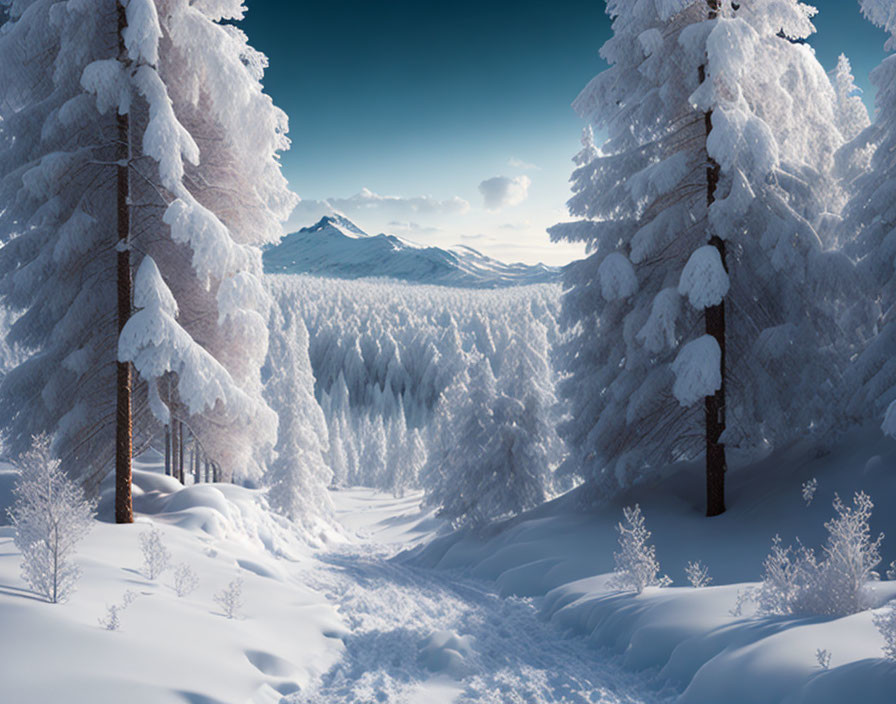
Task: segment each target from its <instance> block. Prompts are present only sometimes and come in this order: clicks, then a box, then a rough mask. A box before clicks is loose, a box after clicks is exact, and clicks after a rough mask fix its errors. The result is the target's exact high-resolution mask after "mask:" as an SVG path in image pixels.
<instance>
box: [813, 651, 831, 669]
mask: <svg viewBox="0 0 896 704" xmlns="http://www.w3.org/2000/svg"><path fill="white" fill-rule="evenodd" d="M815 659H816V660H817V661H818V666H819V667H820V668H821V669H822V670H828V669H830V667H831V653H830V651H829V650H824V649H822V648H819V649H818V650H816V651H815Z"/></svg>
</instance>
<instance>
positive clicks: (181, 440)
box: [177, 421, 184, 484]
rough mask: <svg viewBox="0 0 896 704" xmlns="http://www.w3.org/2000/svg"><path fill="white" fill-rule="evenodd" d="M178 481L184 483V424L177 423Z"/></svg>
mask: <svg viewBox="0 0 896 704" xmlns="http://www.w3.org/2000/svg"><path fill="white" fill-rule="evenodd" d="M177 436H178V437H177V479H178V481H179V482H180V483H181V484H183V483H184V424H183V423H182V422H181V421H178V422H177Z"/></svg>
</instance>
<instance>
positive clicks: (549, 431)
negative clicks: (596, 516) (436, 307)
mask: <svg viewBox="0 0 896 704" xmlns="http://www.w3.org/2000/svg"><path fill="white" fill-rule="evenodd" d="M549 349H550V346H549V345H548V342H547V329H546V328H545V326H544V325H542V324H541V323H540V322H538V321H537V320H530V321H528V322H527V324H526V325H525V327H524V328H523V329H522V330H521V331H520V334H517V335H514V336H513V337H512V338H511V340H510V342H509V344H508V346H507V349H506V350H505V352H504V361H503V365H502V366H503V370H502V374H501V376H500V377H499V379H498V393H499V400H498V403H497V405H496V408H495V422H496V426H497V438H496V440H497V442H498V444H499V448H498V449H497V450H496V454H497V455H498V457H501V456H503V457H504V460H503V461H499V462H498V463H497V465H496V466H497V471H496V473H495V475H494V477H493V478H492V481H494V482H495V483H496V484H497V485H499V486H501V487H503V491H504V492H506V494H507V496H506V498H505V499H504V501H505V503H506V505H507V506H510V507H512V509H511V510H512V511H513V512H519V511H523V510H526V509H529V508H532V507H534V506H537V505H538V504H540V503H542V502H543V501H544V500H545V498H546V497H547V496H548V495H549V494H550V493H551V489H552V484H553V478H552V477H553V470H554V468H556V466H557V465H558V464H559V463H560V460H561V459H562V457H563V444H562V441H561V440H560V438H559V437H558V435H557V431H556V426H557V420H558V418H557V408H558V403H557V397H556V396H555V393H554V378H553V377H554V374H553V370H552V369H551V365H550V362H549V360H548V359H547V356H546V354H547V352H548V350H549ZM496 489H497V487H496Z"/></svg>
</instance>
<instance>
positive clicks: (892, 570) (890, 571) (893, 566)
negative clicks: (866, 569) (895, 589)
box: [887, 560, 896, 580]
mask: <svg viewBox="0 0 896 704" xmlns="http://www.w3.org/2000/svg"><path fill="white" fill-rule="evenodd" d="M887 579H890V580H893V579H896V560H893V562H891V563H890V566H889V567H888V568H887Z"/></svg>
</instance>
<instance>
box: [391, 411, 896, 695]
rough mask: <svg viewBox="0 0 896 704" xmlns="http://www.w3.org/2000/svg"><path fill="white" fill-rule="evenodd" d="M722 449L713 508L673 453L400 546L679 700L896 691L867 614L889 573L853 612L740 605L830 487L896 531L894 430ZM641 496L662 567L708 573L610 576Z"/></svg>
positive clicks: (806, 538)
mask: <svg viewBox="0 0 896 704" xmlns="http://www.w3.org/2000/svg"><path fill="white" fill-rule="evenodd" d="M729 462H730V464H729V476H728V489H729V494H728V497H729V510H728V511H727V512H726V513H724V514H723V515H721V516H718V517H716V518H713V519H707V518H705V517H704V515H703V501H702V500H703V496H704V491H705V486H704V482H705V476H704V467H703V463H702V462H695V463H692V464H690V463H680V464H678V465H674V466H671V467H669V468H667V469H666V470H664V471H663V472H661V473H660V475H661V478H658V479H657V480H656V481H654V482H651V483H649V484H648V483H645V484H643V485H639V486H636V487H634V488H632V489H630V490H629V491H628V492H626V493H624V494H623V495H620V496H618V497H616V498H614V499H613V500H612V501H610V502H608V503H606V504H604V505H600V506H594V505H593V504H592V502H591V501H590V500H588V499H589V496H588V494H587V490H586V488H582V489H579V490H577V491H574V492H571V493H570V494H567V495H565V496H562V497H560V498H558V499H556V500H554V501H552V502H550V503H547V504H544V505H543V506H540V507H539V508H537V509H534V510H532V511H530V512H528V513H527V514H523V515H521V516H518V517H517V518H515V519H512V520H509V521H506V522H505V523H503V524H499V525H496V526H493V527H492V528H491V529H490V530H489V531H487V532H483V533H481V534H472V533H463V532H457V533H453V534H451V535H444V536H440V537H436V538H435V539H434V540H433V541H431V542H430V543H428V544H426V545H423V546H420V547H417V548H415V549H413V550H411V551H409V552H407V553H404V554H403V555H401V556H400V557H399V558H397V559H399V560H402V561H407V562H410V563H411V564H412V565H414V566H416V567H435V568H439V569H446V570H452V571H460V574H462V575H469V576H471V577H476V578H480V579H486V580H490V581H492V582H493V583H494V584H495V585H496V586H498V587H499V588H500V590H501V592H502V593H503V594H505V595H509V594H515V595H519V596H523V597H535V598H536V599H538V601H537V602H536V603H538V604H539V606H540V610H541V615H542V616H543V617H544V618H545V619H547V620H549V621H550V622H552V623H553V624H554V625H555V626H556V627H557V628H558V629H560V631H561V632H566V633H571V634H577V635H580V636H582V637H585V638H587V639H588V640H589V641H591V643H593V644H594V645H595V646H596V647H598V648H608V649H610V650H611V651H614V652H617V653H619V655H620V658H621V662H622V664H623V665H624V666H625V668H626V669H628V670H632V671H638V672H642V671H648V672H651V673H654V674H655V675H656V677H654V681H655V682H656V684H658V685H662V684H664V683H665V684H668V685H669V686H671V687H673V688H674V689H676V690H677V691H678V692H680V696H679V697H678V698H677V699H676V700H675V701H677V702H680V703H681V704H708V703H712V704H716V703H717V702H725V703H726V704H760V703H762V704H765V703H766V702H781V703H782V704H809V702H811V703H812V704H843V702H847V701H861V702H869V703H870V704H883V703H884V702H889V701H891V700H892V696H893V691H894V689H896V667H894V665H893V663H892V662H888V661H886V660H884V659H883V656H884V652H883V645H884V640H883V637H882V636H881V634H880V633H879V632H878V630H877V628H876V627H875V625H874V623H873V618H874V616H875V614H876V613H883V612H882V611H880V610H879V609H887V608H890V606H889V605H891V604H893V603H894V600H896V580H892V579H883V577H882V581H880V582H873V583H871V584H870V586H869V589H870V590H872V593H871V594H870V595H869V596H870V599H869V603H870V604H873V605H874V607H875V608H874V609H873V610H870V611H863V612H860V613H856V614H852V615H849V616H844V617H839V618H837V617H830V616H828V617H822V616H814V617H784V616H775V617H772V616H769V617H757V616H754V615H753V614H752V613H751V612H749V610H746V611H745V613H744V614H743V615H735V614H736V613H737V610H736V606H737V604H738V597H739V595H740V594H742V593H743V592H745V591H746V590H747V589H749V588H751V587H755V586H756V581H755V580H757V579H759V578H760V576H761V574H762V571H763V561H764V560H765V559H766V556H767V555H768V553H769V549H770V546H771V544H772V539H773V538H774V536H775V535H776V534H780V536H781V538H782V540H783V541H784V543H785V544H790V543H793V542H795V541H796V539H797V538H799V539H800V540H801V542H802V544H803V545H806V546H807V547H817V546H819V545H822V544H823V543H824V541H825V539H826V537H827V532H826V529H825V526H824V524H825V522H826V521H829V520H830V518H831V514H832V509H831V502H832V501H833V499H834V497H835V495H838V494H839V495H840V496H843V497H847V496H851V495H852V494H853V493H854V492H856V491H859V490H862V491H866V492H867V493H868V494H869V495H870V496H871V497H872V498H874V499H876V501H877V506H876V510H875V513H874V515H873V517H872V522H871V531H872V534H874V535H877V534H878V533H879V532H881V531H882V532H884V533H885V534H886V535H887V536H893V535H896V511H893V501H892V497H893V496H896V441H894V440H893V439H891V438H888V437H886V436H884V435H883V434H882V433H881V432H880V430H879V429H878V428H875V427H868V428H863V429H856V430H854V431H851V432H850V433H848V434H847V435H845V436H844V437H843V438H842V439H841V440H839V441H838V442H837V443H831V444H827V445H824V446H817V445H814V444H812V443H809V442H803V443H798V444H796V445H794V446H792V447H789V448H787V449H786V450H780V451H777V452H775V453H773V454H771V455H770V456H768V457H766V458H764V459H761V460H758V461H757V460H755V459H753V460H751V461H747V459H746V458H744V457H739V456H738V453H737V452H736V451H734V450H733V449H732V450H731V451H730V454H729ZM784 467H786V468H787V471H782V468H784ZM811 478H817V481H818V493H817V495H816V497H815V500H814V501H813V502H812V503H811V504H810V505H809V506H807V505H805V503H804V501H803V498H802V492H801V485H802V483H804V482H805V481H807V480H809V479H811ZM634 504H640V506H641V508H642V510H643V511H644V515H645V516H646V518H647V521H648V524H649V526H650V528H651V530H652V531H653V536H652V540H653V542H654V544H655V545H656V556H657V559H658V560H659V562H660V567H661V570H662V572H664V573H667V574H669V575H670V576H671V577H672V578H673V579H674V580H675V584H676V585H686V584H687V583H688V582H687V579H686V567H687V565H688V563H689V562H692V561H696V560H700V561H701V562H702V563H703V564H704V565H706V566H707V567H708V569H709V576H710V577H712V579H713V583H712V585H711V586H707V587H702V588H693V587H687V586H672V587H669V588H657V587H647V588H646V589H645V590H644V592H643V593H642V594H640V595H636V594H634V593H633V592H622V591H619V590H616V589H614V588H613V586H612V576H613V569H614V561H613V553H614V552H615V551H617V550H618V546H617V536H616V534H615V531H614V526H615V524H616V523H617V522H618V521H619V519H620V517H621V516H622V509H623V508H624V507H625V506H631V505H634ZM881 554H882V557H883V560H882V563H881V565H880V566H879V567H878V569H879V570H880V571H881V573H883V572H885V571H886V566H887V565H888V564H889V563H890V562H891V561H892V560H893V559H894V558H896V543H894V541H893V540H892V539H890V540H889V541H888V540H886V539H885V540H884V543H883V545H882V548H881ZM818 650H827V651H828V652H829V653H830V655H831V660H830V666H829V669H825V668H823V667H822V666H820V665H819V661H818V657H817V651H818Z"/></svg>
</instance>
